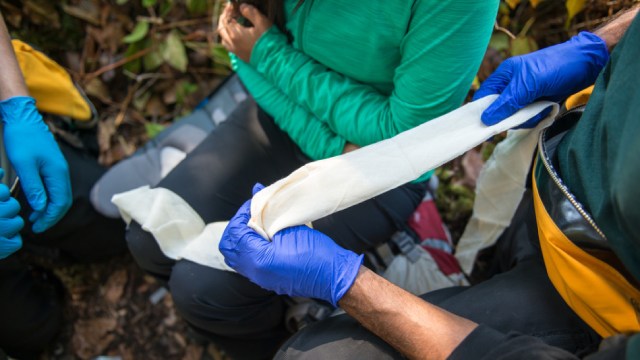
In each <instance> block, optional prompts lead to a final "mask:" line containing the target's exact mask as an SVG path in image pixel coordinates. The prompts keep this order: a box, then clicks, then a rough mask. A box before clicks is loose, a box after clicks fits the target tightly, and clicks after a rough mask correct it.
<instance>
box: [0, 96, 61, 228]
mask: <svg viewBox="0 0 640 360" xmlns="http://www.w3.org/2000/svg"><path fill="white" fill-rule="evenodd" d="M35 103H36V102H35V100H34V99H33V98H31V97H26V96H16V97H12V98H9V99H7V100H4V101H2V102H0V117H1V118H2V122H3V124H4V146H5V149H6V152H7V157H8V158H9V161H10V162H11V164H12V165H13V167H14V169H15V170H16V173H17V174H18V176H19V177H20V183H21V184H22V189H23V190H24V193H25V195H26V197H27V201H28V202H29V205H30V206H31V208H32V209H33V210H34V212H33V213H32V214H31V215H30V216H29V220H30V221H31V222H33V231H34V232H36V233H38V232H43V231H45V230H46V229H48V228H49V227H51V226H52V225H54V224H55V223H56V222H58V220H60V218H62V216H63V215H64V214H65V213H66V212H67V210H68V209H69V207H70V206H71V201H72V199H71V182H70V179H69V167H68V165H67V161H66V160H65V159H64V157H63V156H62V152H60V148H59V147H58V144H57V143H56V141H55V139H54V138H53V135H52V134H51V132H50V131H49V128H48V127H47V125H46V124H45V123H44V122H43V121H42V116H40V113H39V112H38V110H37V109H36V106H35Z"/></svg>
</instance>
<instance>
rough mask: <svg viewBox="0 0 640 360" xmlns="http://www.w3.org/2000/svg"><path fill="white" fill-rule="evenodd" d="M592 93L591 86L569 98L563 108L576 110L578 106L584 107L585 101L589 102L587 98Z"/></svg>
mask: <svg viewBox="0 0 640 360" xmlns="http://www.w3.org/2000/svg"><path fill="white" fill-rule="evenodd" d="M592 92H593V85H591V86H589V87H588V88H586V89H584V90H582V91H580V92H577V93H575V94H573V95H571V96H569V98H568V99H567V101H565V103H564V105H565V107H566V108H567V110H571V109H573V108H577V107H578V106H582V105H585V104H586V103H587V101H589V98H590V97H591V93H592Z"/></svg>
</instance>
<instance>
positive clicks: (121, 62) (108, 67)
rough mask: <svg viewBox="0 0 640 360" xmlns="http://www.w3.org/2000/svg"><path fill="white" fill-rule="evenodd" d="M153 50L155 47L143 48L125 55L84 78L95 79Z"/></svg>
mask: <svg viewBox="0 0 640 360" xmlns="http://www.w3.org/2000/svg"><path fill="white" fill-rule="evenodd" d="M151 50H153V49H152V48H146V49H142V50H140V51H138V52H137V53H135V54H133V55H130V56H127V57H125V58H123V59H120V60H118V61H116V62H114V63H113V64H109V65H106V66H103V67H101V68H100V69H98V70H96V71H94V72H92V73H90V74H88V75H87V76H86V77H85V78H84V81H85V82H89V81H91V80H93V79H94V78H96V77H98V76H100V75H102V74H104V73H106V72H107V71H111V70H113V69H116V68H118V67H120V66H122V65H124V64H126V63H128V62H131V61H133V60H136V59H139V58H141V57H143V56H145V55H147V54H148V53H150V52H151Z"/></svg>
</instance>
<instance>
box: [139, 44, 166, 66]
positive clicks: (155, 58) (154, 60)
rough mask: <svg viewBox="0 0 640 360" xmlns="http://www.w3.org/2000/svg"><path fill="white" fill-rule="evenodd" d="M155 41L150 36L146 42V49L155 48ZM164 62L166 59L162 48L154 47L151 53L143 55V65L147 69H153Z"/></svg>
mask: <svg viewBox="0 0 640 360" xmlns="http://www.w3.org/2000/svg"><path fill="white" fill-rule="evenodd" d="M153 46H154V41H153V39H151V38H149V39H147V41H145V43H144V47H145V49H148V48H153ZM163 63H164V59H163V58H162V54H161V53H160V50H158V49H153V50H151V52H150V53H148V54H147V55H145V56H143V57H142V66H144V70H145V71H153V70H155V69H157V68H159V67H160V65H162V64H163Z"/></svg>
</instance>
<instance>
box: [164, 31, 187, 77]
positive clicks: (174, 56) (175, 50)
mask: <svg viewBox="0 0 640 360" xmlns="http://www.w3.org/2000/svg"><path fill="white" fill-rule="evenodd" d="M160 49H161V52H162V58H163V59H164V61H166V62H167V63H168V64H169V65H171V67H173V68H174V69H176V70H179V71H181V72H185V71H187V63H188V61H189V60H188V58H187V50H186V48H185V47H184V44H183V43H182V40H181V39H180V34H179V33H178V31H176V30H172V31H171V32H170V33H169V35H168V36H167V38H166V39H165V41H164V42H163V43H162V45H161V46H160Z"/></svg>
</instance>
